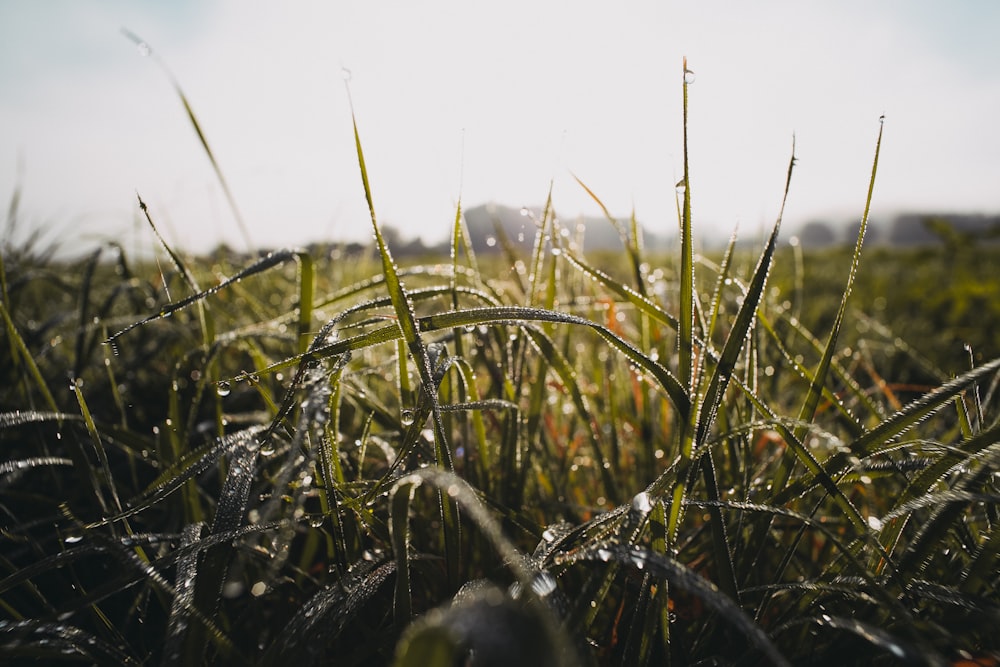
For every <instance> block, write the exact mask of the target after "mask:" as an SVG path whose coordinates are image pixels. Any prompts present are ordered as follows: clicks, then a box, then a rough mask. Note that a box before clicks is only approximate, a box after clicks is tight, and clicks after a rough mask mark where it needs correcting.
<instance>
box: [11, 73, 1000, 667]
mask: <svg viewBox="0 0 1000 667" xmlns="http://www.w3.org/2000/svg"><path fill="white" fill-rule="evenodd" d="M178 92H179V94H181V95H183V94H182V93H180V91H179V88H178ZM683 93H684V100H685V124H686V106H687V105H686V100H687V95H688V84H687V83H686V82H685V83H684V84H683ZM185 108H186V109H187V111H188V113H189V115H190V116H191V119H192V122H193V123H194V124H195V127H196V129H197V130H198V134H199V137H201V140H202V142H203V145H204V146H205V148H206V150H207V144H206V143H205V142H204V134H203V133H202V131H201V128H200V127H198V125H197V121H196V120H195V119H194V112H193V111H192V109H191V106H190V105H188V104H187V102H186V100H185ZM354 133H355V137H356V139H357V152H358V162H359V168H360V172H361V175H362V182H363V185H364V191H365V194H366V197H367V200H368V204H369V208H370V211H371V224H372V227H373V232H374V234H375V236H376V247H377V253H376V259H375V260H374V261H368V260H364V259H361V260H358V259H357V258H355V259H352V260H351V261H345V260H344V258H343V257H340V256H338V255H337V254H336V252H334V253H333V254H331V255H329V256H318V255H315V254H310V253H306V252H304V251H280V252H276V253H272V254H269V255H267V256H265V257H262V258H259V259H258V260H256V261H249V262H247V263H244V264H241V265H233V264H231V262H230V260H227V259H226V258H225V257H221V256H220V257H218V258H216V259H214V260H209V259H205V260H202V261H192V260H188V259H186V258H184V257H183V256H182V255H181V254H179V253H176V252H174V251H172V250H170V249H169V248H166V249H165V252H166V259H165V261H164V262H163V263H162V265H157V266H148V265H144V264H138V265H133V264H132V263H131V262H130V261H129V258H128V257H127V255H126V253H125V252H124V251H123V250H122V249H120V248H115V247H109V248H104V249H101V250H100V251H97V252H95V253H94V254H92V255H91V256H89V257H87V258H84V259H83V260H78V261H75V262H72V263H67V262H64V261H57V260H54V259H52V257H51V256H49V255H48V254H46V253H44V252H40V251H38V250H37V249H36V248H34V247H33V246H31V245H30V244H24V245H23V246H21V247H9V246H8V247H5V248H4V252H3V255H2V260H3V263H2V265H0V278H2V281H0V287H2V291H3V294H2V303H0V315H2V318H0V321H2V326H0V331H2V338H3V341H2V343H0V350H2V351H0V355H2V357H0V358H2V360H3V362H2V364H0V373H2V377H0V447H2V452H3V455H2V457H0V460H2V463H0V512H2V517H3V519H2V524H0V525H2V528H3V534H2V536H0V540H2V542H0V544H2V545H3V546H2V551H0V618H2V620H0V657H2V658H3V660H4V661H5V662H6V663H14V662H17V661H28V660H42V661H55V660H60V661H66V662H99V663H101V664H123V665H130V664H152V663H161V664H172V663H183V664H201V663H206V662H207V663H220V664H224V663H244V664H246V663H250V664H262V665H270V664H276V663H278V662H279V661H280V662H288V661H300V662H303V663H311V664H317V663H323V664H325V663H328V662H332V663H335V664H344V665H371V664H395V665H400V666H406V665H452V664H476V665H494V664H498V665H499V664H528V665H532V664H539V665H541V664H546V665H548V664H563V665H576V664H601V665H605V664H607V665H617V664H622V665H626V664H627V665H636V664H638V665H644V664H674V665H687V664H737V665H758V664H779V665H780V664H838V665H839V664H900V663H903V664H931V665H946V664H995V661H996V658H997V655H998V651H1000V642H998V640H997V637H996V633H995V630H994V629H995V627H996V624H997V621H998V611H1000V606H998V599H997V596H996V593H995V591H996V590H997V584H998V583H1000V582H998V581H997V579H998V576H997V572H1000V568H998V562H997V561H998V552H1000V531H998V530H997V522H998V520H1000V514H998V508H997V501H998V499H1000V495H998V488H997V484H998V479H1000V474H998V473H1000V466H998V452H1000V449H998V441H1000V437H998V436H1000V425H998V422H997V410H996V385H997V379H998V378H1000V374H998V370H1000V359H995V358H992V359H991V358H990V357H987V358H986V359H985V360H984V359H982V358H981V357H980V356H977V355H976V354H973V355H969V356H968V358H965V359H962V360H960V363H958V364H955V363H954V362H953V360H952V359H951V358H950V357H947V356H944V357H939V362H938V363H939V364H943V365H939V366H935V363H934V361H932V360H929V359H928V358H925V357H922V356H918V353H919V352H923V353H925V354H931V353H933V352H934V350H933V349H927V347H925V346H924V345H923V343H924V341H925V340H926V339H924V338H921V339H920V340H918V341H914V342H913V343H912V344H908V343H906V342H904V341H903V339H902V338H900V337H898V336H897V334H900V335H902V336H906V335H907V332H908V331H928V332H930V333H929V334H928V335H932V336H935V337H936V338H933V339H931V340H942V339H944V338H945V337H947V336H948V335H949V333H950V332H951V331H952V329H949V328H948V327H954V326H955V324H954V320H949V319H947V318H942V316H941V314H940V312H939V311H937V310H935V309H934V308H933V307H932V308H931V309H930V311H929V312H923V311H920V310H908V308H907V307H904V306H905V304H906V303H908V302H907V301H906V299H908V298H911V297H907V296H905V294H906V284H904V285H903V289H902V294H897V292H896V291H893V290H889V289H888V287H887V286H885V283H884V282H883V283H880V284H882V285H883V287H882V288H881V289H883V290H884V291H881V292H879V291H878V288H876V287H872V286H871V285H872V284H873V283H872V282H870V281H869V282H866V281H867V280H868V279H866V278H865V271H866V270H867V268H868V264H867V263H866V262H864V261H863V253H862V248H863V235H864V225H862V228H861V234H860V235H859V238H858V240H857V244H856V245H855V247H854V248H853V249H852V250H850V251H849V252H846V253H842V254H839V255H836V254H830V255H817V256H815V257H814V256H812V255H810V256H809V258H808V259H809V261H808V262H798V263H796V262H794V261H791V262H784V261H782V262H780V263H778V264H779V266H778V267H777V268H775V265H776V259H777V258H779V257H783V254H784V253H787V252H790V251H789V250H787V249H781V248H779V244H778V232H779V229H780V218H779V220H778V221H776V223H775V225H774V228H773V230H772V232H771V233H770V235H769V236H768V237H767V238H766V239H764V240H763V245H762V247H761V248H760V250H759V252H758V253H757V254H756V255H754V256H749V255H747V254H746V253H745V252H744V251H741V250H738V249H737V248H736V245H735V243H733V244H731V245H730V247H729V249H728V250H727V251H726V252H725V253H724V254H723V255H722V256H721V257H716V258H706V257H703V256H700V255H698V254H696V253H695V252H694V244H693V240H692V238H693V232H694V221H693V220H692V219H691V214H690V202H691V197H692V196H694V195H695V194H696V193H695V192H692V188H691V179H690V175H689V174H688V170H687V165H685V170H684V179H683V180H682V182H681V184H680V186H681V187H680V188H679V192H678V209H679V224H680V229H681V232H682V233H681V243H680V248H679V252H678V254H677V256H676V257H667V258H653V257H647V255H646V252H645V250H644V248H643V247H642V243H641V239H640V236H639V234H638V233H637V229H636V225H635V221H634V220H633V221H631V222H629V221H618V220H614V219H610V216H609V224H613V225H615V226H616V228H617V229H618V230H619V232H620V234H621V236H622V239H623V244H624V250H625V252H624V253H623V258H624V259H621V258H619V259H618V260H616V261H615V262H613V263H612V264H611V265H610V266H609V267H608V268H599V266H598V264H602V265H603V264H604V262H605V261H608V260H607V258H604V259H603V260H602V259H600V258H597V259H592V258H588V257H585V256H583V254H582V252H581V251H580V249H579V248H580V245H579V244H578V243H577V239H574V237H573V234H571V233H568V232H567V230H565V229H564V228H563V227H562V226H561V223H560V221H559V218H558V216H557V215H556V213H555V209H554V207H553V205H552V202H551V197H550V199H549V204H548V205H547V206H546V208H545V210H544V212H543V213H542V215H541V217H540V218H539V219H537V220H536V221H535V222H536V243H535V246H534V251H533V252H532V254H531V255H530V256H529V257H513V256H512V257H508V258H507V261H502V262H498V261H497V260H495V259H490V258H477V257H475V255H474V254H473V252H472V250H471V243H470V242H469V239H468V235H467V233H466V231H465V229H464V225H463V220H462V216H461V209H460V208H459V210H458V211H456V216H455V222H454V227H453V230H452V232H453V233H452V255H451V257H450V258H449V259H447V260H445V259H443V258H440V259H436V260H432V261H431V262H430V263H424V264H420V263H418V264H414V265H410V266H400V265H397V264H396V262H394V261H393V258H392V249H391V248H390V247H389V246H388V245H387V243H386V242H385V239H384V237H383V236H382V234H381V229H380V225H379V219H378V216H377V215H376V212H375V211H376V207H375V204H376V202H377V197H376V196H375V193H374V192H373V189H372V187H371V184H369V182H368V178H367V173H366V169H365V162H364V155H363V142H362V133H361V131H360V128H359V126H358V124H357V123H355V126H354ZM685 134H686V133H685ZM880 136H881V130H880V134H879V137H880ZM686 143H687V140H686V137H685V147H684V153H685V156H686V155H687V145H686ZM879 143H880V140H879V141H878V142H876V146H875V158H874V160H873V168H872V179H871V183H872V187H874V184H875V181H876V179H875V175H876V168H877V164H878V150H879V149H878V145H879ZM793 153H794V150H793ZM212 161H213V165H215V166H216V169H217V170H218V166H217V164H216V162H215V158H214V156H213V157H212ZM685 162H686V159H685ZM793 165H794V155H793V156H792V158H791V159H790V161H789V169H788V173H787V174H786V175H785V179H784V181H785V188H786V193H787V191H788V188H789V187H790V184H791V181H792V173H793ZM219 175H220V177H221V171H219ZM594 198H595V200H597V203H598V204H599V205H601V206H602V208H603V205H602V204H600V201H599V199H597V196H596V195H594ZM871 200H872V189H871V188H869V190H868V192H867V194H866V193H859V208H861V209H862V210H863V211H864V218H865V219H866V218H867V212H868V208H869V206H870V204H871ZM14 201H15V205H14V206H12V216H13V215H14V213H16V197H15V200H14ZM141 208H142V210H143V212H144V213H145V214H146V215H147V216H148V218H149V223H150V225H151V226H153V228H154V229H155V212H154V211H151V210H149V209H147V208H146V207H145V205H144V204H142V206H141ZM969 252H974V251H973V250H970V251H969ZM109 255H110V257H109ZM814 260H815V261H814ZM941 261H946V260H941ZM894 262H895V263H894ZM907 262H908V260H907V258H899V257H896V256H892V255H890V256H888V258H887V259H885V258H884V261H882V260H880V261H879V263H878V266H876V267H874V269H875V279H876V280H882V278H879V276H885V275H889V274H888V273H887V272H888V271H889V270H890V268H889V267H890V266H895V267H897V269H899V270H901V271H912V269H910V268H909V266H908V264H907ZM796 265H801V266H807V267H808V271H806V272H804V273H800V272H796V271H794V270H793V271H788V270H782V268H781V267H783V266H792V267H794V266H796ZM927 266H928V267H930V268H933V267H934V264H933V263H928V264H927ZM772 268H775V275H774V276H771V273H772ZM955 270H959V269H955ZM962 270H970V271H971V270H972V269H962ZM613 276H616V277H613ZM909 278H910V280H909V281H907V282H908V283H909V284H910V285H915V284H920V283H922V282H927V281H931V280H934V278H933V277H932V276H930V274H923V275H910V276H909ZM973 284H974V281H971V282H968V283H958V284H956V285H955V289H957V290H969V291H968V292H965V291H963V292H960V293H956V295H955V298H956V299H957V298H980V299H983V298H985V297H982V296H981V293H979V292H972V291H971V288H969V285H973ZM202 285H212V287H209V288H205V287H202ZM852 292H854V294H853V295H852ZM975 294H979V296H975ZM879 298H881V299H882V301H883V302H884V303H883V305H882V306H881V307H880V308H877V309H875V312H871V311H867V310H866V309H865V306H866V305H867V304H868V303H870V302H872V301H875V300H877V299H879ZM897 300H898V301H900V302H901V303H900V304H899V308H896V306H897ZM987 301H988V299H987ZM859 302H860V303H859ZM987 312H992V311H987ZM890 315H891V316H890ZM883 316H888V317H883ZM880 317H883V319H880ZM991 321H992V322H994V323H995V318H994V320H991ZM990 330H991V329H990V328H989V326H988V323H987V324H984V325H983V331H982V332H980V331H978V330H976V329H975V328H974V327H973V328H971V329H970V330H969V339H970V340H971V339H973V337H974V336H976V335H983V332H988V331H990ZM963 335H964V332H963ZM987 335H988V334H987ZM982 340H988V338H983V339H982ZM987 345H988V344H987ZM931 347H933V346H931ZM980 350H982V348H980ZM980 354H981V352H980ZM942 359H943V361H941V360H942ZM914 369H916V370H914ZM928 369H932V370H933V373H932V376H933V380H934V383H933V386H930V385H929V384H928V382H929V380H928V379H927V375H928V373H929V372H930V371H928ZM918 377H919V379H916V378H918ZM900 378H901V379H902V380H901V382H903V383H904V384H900V383H899V382H897V379H900ZM974 660H979V661H980V662H978V663H973V662H972V661H974ZM991 661H992V662H991Z"/></svg>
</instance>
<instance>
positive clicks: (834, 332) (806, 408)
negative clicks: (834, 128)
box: [779, 120, 883, 485]
mask: <svg viewBox="0 0 1000 667" xmlns="http://www.w3.org/2000/svg"><path fill="white" fill-rule="evenodd" d="M882 129H883V125H882V122H881V120H880V121H879V131H878V140H877V141H876V142H875V159H874V160H873V161H872V174H871V178H870V179H869V181H868V197H867V198H866V199H865V210H864V213H863V214H862V216H861V226H860V227H859V229H858V239H857V242H856V243H855V245H854V253H853V255H852V256H851V268H850V271H849V272H848V274H847V286H846V287H844V294H843V296H842V297H841V300H840V307H839V308H838V309H837V315H836V317H835V318H834V321H833V328H832V329H831V331H830V337H829V339H828V340H827V343H826V348H825V349H824V350H823V356H822V358H821V359H820V362H819V366H818V368H817V369H816V372H815V373H814V374H813V379H812V383H811V384H810V386H809V392H808V393H807V394H806V398H805V401H804V402H803V404H802V408H801V409H800V410H799V421H800V422H803V423H808V422H810V421H812V419H813V417H814V415H815V414H816V407H817V406H818V405H819V400H820V398H821V397H822V395H823V386H824V384H825V383H826V378H827V374H828V373H829V370H830V363H831V362H832V360H833V355H834V353H835V352H836V346H837V340H838V339H839V337H840V328H841V325H842V324H843V322H844V314H845V313H846V312H847V301H848V299H849V298H850V296H851V292H852V291H853V289H854V280H855V278H856V277H857V274H858V266H859V265H860V264H861V246H862V245H863V244H864V240H865V231H866V230H867V229H868V213H869V211H870V210H871V204H872V194H873V192H874V191H875V175H876V173H877V172H878V156H879V151H880V150H881V148H882ZM805 434H806V427H805V426H799V427H797V428H796V430H795V435H796V437H798V438H799V439H800V440H801V439H802V438H803V437H805ZM779 484H780V485H784V480H783V479H779Z"/></svg>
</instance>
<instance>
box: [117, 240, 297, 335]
mask: <svg viewBox="0 0 1000 667" xmlns="http://www.w3.org/2000/svg"><path fill="white" fill-rule="evenodd" d="M290 259H297V260H298V261H299V266H300V267H304V266H309V267H311V266H312V258H310V257H309V254H308V253H306V252H305V251H302V250H279V251H276V252H272V253H268V254H267V255H266V256H265V257H263V258H261V259H259V260H258V261H256V262H254V263H253V264H251V265H250V266H248V267H247V268H245V269H243V270H241V271H240V272H238V273H237V274H235V275H233V276H232V277H230V278H227V279H225V280H223V281H222V282H220V283H219V284H217V285H215V286H214V287H209V288H208V289H206V290H201V291H197V292H196V293H195V294H192V295H191V296H188V297H186V298H184V299H181V300H179V301H175V302H173V303H168V304H167V305H165V306H163V308H161V309H160V311H159V312H158V313H155V314H153V315H150V316H148V317H145V318H143V319H141V320H139V321H138V322H134V323H132V324H130V325H129V326H127V327H125V328H124V329H122V330H121V331H118V332H117V333H115V334H113V335H112V336H111V337H109V338H108V339H107V340H106V341H104V342H105V343H107V344H113V343H114V341H115V340H116V339H118V338H120V337H121V336H123V335H125V334H126V333H128V332H129V331H131V330H132V329H135V328H136V327H141V326H143V325H146V324H149V323H150V322H153V321H155V320H159V319H162V318H164V317H169V316H170V315H173V314H174V313H176V312H177V311H179V310H183V309H184V308H187V307H188V306H190V305H192V304H195V303H199V302H201V301H203V300H204V299H205V298H206V297H209V296H211V295H213V294H215V293H216V292H219V291H220V290H223V289H225V288H226V287H228V286H230V285H233V284H235V283H238V282H239V281H241V280H243V279H244V278H248V277H250V276H253V275H256V274H258V273H261V272H263V271H266V270H268V269H271V268H273V267H275V266H279V265H281V264H284V263H285V262H287V261H288V260H290ZM302 271H303V272H304V273H309V274H310V276H311V273H312V271H311V268H310V269H309V270H306V269H302ZM301 282H302V285H301V287H300V290H301V291H300V305H299V312H300V318H303V319H304V318H305V315H303V314H301V313H304V312H311V309H310V308H309V307H308V304H306V303H303V302H302V301H301V299H304V298H305V297H306V296H310V297H311V294H307V292H311V289H308V290H307V289H306V286H305V285H306V278H305V276H303V278H302V279H301ZM310 282H311V278H310ZM310 301H311V298H310ZM309 318H310V320H311V315H310V316H309ZM300 326H301V324H300ZM305 327H306V329H308V328H309V322H308V321H307V322H306V324H305Z"/></svg>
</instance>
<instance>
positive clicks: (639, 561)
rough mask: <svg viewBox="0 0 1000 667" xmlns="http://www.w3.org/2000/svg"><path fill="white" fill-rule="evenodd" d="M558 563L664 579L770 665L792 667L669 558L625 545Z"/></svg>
mask: <svg viewBox="0 0 1000 667" xmlns="http://www.w3.org/2000/svg"><path fill="white" fill-rule="evenodd" d="M559 561H562V562H563V563H564V564H566V563H575V562H579V561H594V562H603V563H619V564H621V565H626V566H629V567H632V568H635V569H637V570H641V571H644V572H649V573H650V574H652V575H653V576H655V577H657V578H659V579H665V580H666V581H667V582H668V583H669V584H670V586H675V587H677V588H679V589H681V590H684V591H687V592H689V593H691V594H693V595H695V596H697V597H698V598H699V599H700V600H701V601H702V602H703V603H704V604H705V606H706V607H708V608H710V609H712V610H713V611H715V612H716V613H718V614H719V616H721V617H722V618H723V619H724V620H725V621H726V622H728V623H729V624H730V625H731V626H733V628H734V629H735V630H736V631H737V632H739V633H740V634H741V635H742V636H743V637H744V638H746V639H747V641H748V642H749V643H750V644H752V645H753V646H754V647H755V648H756V649H757V650H758V651H760V652H761V653H762V654H763V655H764V656H766V657H767V659H768V660H769V661H770V663H771V664H773V665H790V664H791V663H789V662H788V660H787V659H786V658H785V657H784V656H783V655H782V654H781V652H780V651H778V648H777V647H776V646H775V645H774V643H773V642H772V641H771V638H770V637H768V635H767V633H765V632H764V630H763V629H762V628H761V627H760V626H759V625H757V624H756V623H754V622H753V620H752V619H751V618H750V617H749V616H747V614H746V612H745V611H743V609H742V608H741V607H740V606H739V605H738V604H737V603H736V602H735V601H734V600H733V599H732V598H730V597H728V596H727V595H725V594H724V593H723V592H722V591H720V590H719V589H718V588H717V587H716V586H715V584H713V583H712V582H710V581H709V580H708V579H705V578H704V577H702V576H701V575H699V574H698V573H697V572H695V571H694V570H692V569H690V568H688V567H687V566H686V565H684V564H683V563H681V562H679V561H678V560H676V559H675V558H672V557H671V556H667V555H664V554H659V553H654V552H652V551H649V550H648V549H645V548H643V547H637V546H631V545H626V544H597V545H592V546H589V547H587V548H585V549H583V550H580V551H577V552H574V553H572V554H568V555H565V556H563V557H562V558H557V562H559Z"/></svg>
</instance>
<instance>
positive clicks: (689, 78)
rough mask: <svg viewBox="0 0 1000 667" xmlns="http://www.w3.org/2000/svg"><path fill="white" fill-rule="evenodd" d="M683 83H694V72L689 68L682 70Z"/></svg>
mask: <svg viewBox="0 0 1000 667" xmlns="http://www.w3.org/2000/svg"><path fill="white" fill-rule="evenodd" d="M684 83H686V84H692V83H694V72H692V71H691V70H689V69H685V70H684Z"/></svg>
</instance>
